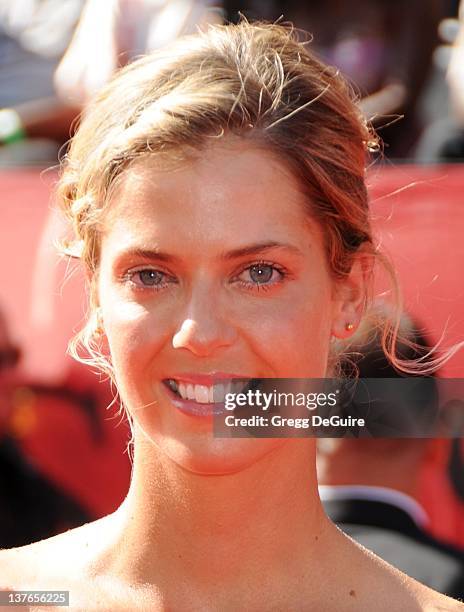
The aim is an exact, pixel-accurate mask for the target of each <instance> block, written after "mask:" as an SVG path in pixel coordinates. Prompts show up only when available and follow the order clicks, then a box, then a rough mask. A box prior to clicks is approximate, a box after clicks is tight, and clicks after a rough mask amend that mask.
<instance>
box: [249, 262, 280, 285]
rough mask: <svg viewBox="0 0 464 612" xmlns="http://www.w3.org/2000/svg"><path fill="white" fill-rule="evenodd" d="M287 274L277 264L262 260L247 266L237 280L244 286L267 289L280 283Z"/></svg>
mask: <svg viewBox="0 0 464 612" xmlns="http://www.w3.org/2000/svg"><path fill="white" fill-rule="evenodd" d="M285 276H286V273H285V272H284V271H283V270H280V269H279V268H278V267H277V266H276V265H274V264H270V263H264V262H261V263H255V264H253V265H251V266H248V267H247V268H245V269H244V270H243V272H242V273H241V274H240V275H239V276H238V277H237V280H238V282H239V283H240V284H241V285H242V286H244V287H247V288H251V289H259V288H262V289H266V288H269V287H271V286H272V285H277V284H278V283H280V282H281V281H282V280H283V279H284V278H285Z"/></svg>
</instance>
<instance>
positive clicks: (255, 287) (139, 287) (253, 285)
mask: <svg viewBox="0 0 464 612" xmlns="http://www.w3.org/2000/svg"><path fill="white" fill-rule="evenodd" d="M260 266H262V267H264V266H268V267H270V268H272V272H273V273H274V271H276V272H278V273H279V275H280V276H279V278H278V280H274V281H272V282H268V283H257V282H254V281H244V280H240V278H239V277H240V276H241V275H242V274H243V273H244V272H246V271H247V270H251V269H252V268H258V267H260ZM142 272H154V273H157V274H161V275H163V277H164V278H168V279H171V280H170V281H168V282H166V281H164V282H162V283H160V284H158V285H143V284H137V283H136V282H135V281H134V277H135V276H136V275H140V274H141V273H142ZM288 276H289V274H288V272H287V271H286V270H285V269H284V268H282V267H281V266H278V265H277V264H275V263H273V262H270V261H255V262H253V263H251V264H248V265H247V266H246V267H245V268H242V269H241V270H240V272H239V273H238V274H237V275H235V276H234V277H233V279H232V280H233V282H235V283H237V284H238V285H239V286H240V287H243V288H245V289H249V290H251V291H269V290H270V289H272V288H273V287H275V286H276V285H280V284H281V283H282V282H283V281H284V280H285V279H286V278H287V277H288ZM122 280H123V281H124V282H127V283H130V285H131V286H132V288H133V289H134V290H136V291H147V290H148V291H162V290H163V289H165V288H166V287H167V286H168V285H169V284H172V283H174V284H177V281H176V280H175V279H174V277H172V276H170V275H169V274H168V273H167V272H164V271H163V270H158V269H157V268H138V269H135V270H129V271H128V272H126V273H125V274H124V276H123V279H122Z"/></svg>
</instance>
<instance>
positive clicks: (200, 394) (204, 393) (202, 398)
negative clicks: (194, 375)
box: [195, 385, 209, 404]
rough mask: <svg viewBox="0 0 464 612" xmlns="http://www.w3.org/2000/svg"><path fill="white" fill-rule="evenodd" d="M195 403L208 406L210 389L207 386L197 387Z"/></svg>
mask: <svg viewBox="0 0 464 612" xmlns="http://www.w3.org/2000/svg"><path fill="white" fill-rule="evenodd" d="M195 401H197V402H198V403H199V404H207V403H208V402H209V388H208V387H206V386H205V385H195Z"/></svg>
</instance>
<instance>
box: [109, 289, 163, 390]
mask: <svg viewBox="0 0 464 612" xmlns="http://www.w3.org/2000/svg"><path fill="white" fill-rule="evenodd" d="M102 314H103V320H104V325H105V333H106V336H107V339H108V346H109V350H110V354H111V360H112V363H113V366H114V372H115V376H116V380H117V382H118V385H120V386H121V387H122V388H124V389H128V387H129V386H131V387H132V386H134V388H135V389H137V388H138V387H139V386H140V376H141V375H142V374H145V375H146V373H147V367H148V362H149V360H150V359H152V358H153V354H154V353H156V352H157V350H159V349H160V348H161V346H162V344H163V341H164V337H163V335H162V333H161V331H162V330H163V325H162V324H160V321H157V322H156V323H155V322H154V320H153V316H152V315H151V313H150V311H149V309H147V308H146V307H145V306H143V305H142V304H138V303H136V302H123V301H117V300H114V299H113V300H109V301H108V303H104V302H103V303H102Z"/></svg>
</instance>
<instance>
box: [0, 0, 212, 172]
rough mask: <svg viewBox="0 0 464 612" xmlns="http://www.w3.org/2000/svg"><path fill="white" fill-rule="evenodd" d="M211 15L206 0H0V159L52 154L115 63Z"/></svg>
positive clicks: (158, 44) (5, 161)
mask: <svg viewBox="0 0 464 612" xmlns="http://www.w3.org/2000/svg"><path fill="white" fill-rule="evenodd" d="M219 15H220V13H218V12H217V11H214V10H213V9H212V3H211V2H210V1H209V0H105V1H104V2H102V1H101V0H14V1H12V0H0V164H2V165H14V164H18V163H19V164H20V163H31V162H36V163H40V162H42V163H44V162H50V161H54V160H56V158H57V155H58V150H59V148H60V146H61V145H63V144H64V143H66V142H67V140H68V139H69V137H70V131H71V129H72V124H73V121H74V120H75V119H76V118H77V117H78V115H79V113H80V112H81V111H82V109H83V108H84V106H85V103H86V102H87V101H88V100H89V98H90V97H91V96H92V95H94V94H95V93H96V92H97V91H98V89H99V88H100V87H101V86H102V85H104V84H105V83H106V82H107V81H108V79H109V78H110V77H111V75H112V74H113V73H114V71H115V70H116V69H117V68H119V67H120V66H123V65H124V64H126V63H127V62H129V61H131V60H132V59H134V57H136V56H137V55H140V54H142V53H145V52H147V51H150V50H152V49H155V48H158V47H161V46H162V45H164V44H166V43H168V42H170V41H172V40H174V39H175V38H176V37H177V36H179V35H181V34H187V33H192V32H194V31H195V28H196V27H197V26H199V25H200V26H201V25H202V24H205V23H207V22H210V21H214V20H219V19H220V16H219ZM2 145H3V146H2Z"/></svg>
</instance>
